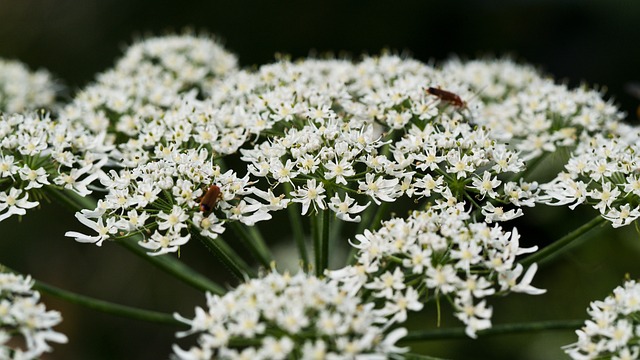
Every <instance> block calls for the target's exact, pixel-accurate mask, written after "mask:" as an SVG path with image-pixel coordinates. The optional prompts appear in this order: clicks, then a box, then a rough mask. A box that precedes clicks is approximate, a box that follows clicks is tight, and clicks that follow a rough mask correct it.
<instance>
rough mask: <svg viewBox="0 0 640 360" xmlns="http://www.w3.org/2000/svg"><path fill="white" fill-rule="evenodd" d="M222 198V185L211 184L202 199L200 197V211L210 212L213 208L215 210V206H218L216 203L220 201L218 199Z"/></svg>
mask: <svg viewBox="0 0 640 360" xmlns="http://www.w3.org/2000/svg"><path fill="white" fill-rule="evenodd" d="M220 199H222V192H221V191H220V187H219V186H216V185H211V186H209V189H208V190H207V192H206V193H205V194H204V196H203V197H202V199H200V205H199V208H200V211H202V212H203V213H208V212H210V211H211V210H213V208H215V207H216V204H217V203H218V201H220Z"/></svg>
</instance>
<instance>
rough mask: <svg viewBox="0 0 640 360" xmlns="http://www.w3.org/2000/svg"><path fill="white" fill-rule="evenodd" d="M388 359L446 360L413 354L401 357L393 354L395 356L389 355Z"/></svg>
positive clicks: (405, 354)
mask: <svg viewBox="0 0 640 360" xmlns="http://www.w3.org/2000/svg"><path fill="white" fill-rule="evenodd" d="M390 359H393V360H447V359H444V358H439V357H434V356H429V355H421V354H414V353H404V354H402V355H400V354H395V355H391V356H390Z"/></svg>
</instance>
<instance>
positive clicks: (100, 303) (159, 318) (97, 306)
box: [0, 264, 186, 326]
mask: <svg viewBox="0 0 640 360" xmlns="http://www.w3.org/2000/svg"><path fill="white" fill-rule="evenodd" d="M0 270H2V271H8V272H12V273H15V274H18V273H17V272H15V271H14V270H12V269H10V268H8V267H6V266H4V265H1V264H0ZM33 288H34V289H35V290H38V291H40V292H43V293H46V294H49V295H52V296H55V297H58V298H60V299H63V300H65V301H68V302H70V303H72V304H77V305H81V306H84V307H86V308H89V309H93V310H97V311H101V312H103V313H107V314H112V315H117V316H122V317H127V318H130V319H136V320H143V321H148V322H153V323H157V324H164V325H172V326H186V324H184V323H182V322H180V321H178V320H176V319H175V318H174V317H173V316H172V315H171V314H165V313H162V312H158V311H151V310H144V309H138V308H134V307H131V306H126V305H120V304H115V303H112V302H109V301H104V300H100V299H95V298H92V297H89V296H85V295H80V294H77V293H74V292H71V291H68V290H63V289H60V288H58V287H55V286H53V285H49V284H47V283H44V282H42V281H34V285H33Z"/></svg>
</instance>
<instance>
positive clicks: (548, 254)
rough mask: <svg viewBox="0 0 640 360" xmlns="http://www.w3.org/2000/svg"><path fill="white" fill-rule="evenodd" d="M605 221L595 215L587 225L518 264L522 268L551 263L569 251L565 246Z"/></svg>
mask: <svg viewBox="0 0 640 360" xmlns="http://www.w3.org/2000/svg"><path fill="white" fill-rule="evenodd" d="M606 221H607V219H605V218H603V217H602V216H600V215H597V216H596V217H594V218H593V219H591V220H590V221H589V222H588V223H586V224H584V225H582V226H580V227H579V228H577V229H575V230H573V231H572V232H570V233H568V234H567V235H565V236H563V237H562V238H560V239H558V240H556V241H554V242H553V243H551V244H550V245H548V246H546V247H545V248H544V249H542V250H540V251H538V252H535V253H533V254H531V255H530V256H527V257H526V258H524V259H523V260H522V261H520V263H521V264H522V265H524V266H528V265H531V264H533V263H538V264H545V263H548V262H549V261H551V260H552V259H554V258H556V257H558V256H559V255H561V254H563V253H564V252H565V251H567V250H568V249H569V247H567V245H569V244H570V243H571V242H573V241H574V240H578V239H580V238H583V239H584V235H585V234H586V233H587V232H589V230H591V229H593V228H595V227H597V226H599V225H602V224H603V223H605V222H606Z"/></svg>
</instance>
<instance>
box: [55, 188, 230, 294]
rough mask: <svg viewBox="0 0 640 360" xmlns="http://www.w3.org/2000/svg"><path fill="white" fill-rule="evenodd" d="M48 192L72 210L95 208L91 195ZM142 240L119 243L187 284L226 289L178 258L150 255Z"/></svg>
mask: <svg viewBox="0 0 640 360" xmlns="http://www.w3.org/2000/svg"><path fill="white" fill-rule="evenodd" d="M47 194H49V195H50V196H52V197H53V198H55V199H57V200H58V201H60V202H61V203H62V204H64V205H66V206H67V207H68V208H69V209H71V210H72V211H74V212H75V211H80V210H82V209H95V208H96V202H95V201H94V200H93V199H91V198H89V197H82V196H80V195H78V194H76V193H74V192H72V191H69V190H58V189H55V188H51V189H48V191H47ZM139 240H141V237H140V235H133V236H131V237H130V238H128V239H125V240H122V241H117V243H118V244H120V245H122V246H124V247H125V248H126V249H127V250H129V251H131V252H133V253H134V254H136V255H138V256H140V257H141V258H143V259H144V260H145V261H148V262H150V263H152V264H153V265H155V266H157V267H158V268H160V269H162V270H163V271H165V272H167V273H169V274H171V275H172V276H174V277H176V278H177V279H180V280H182V281H184V282H185V283H186V284H188V285H191V286H193V287H194V288H196V289H199V290H202V291H209V292H212V293H214V294H217V295H222V294H224V293H225V292H226V291H225V289H224V288H223V287H222V286H220V285H218V284H216V283H215V282H213V281H211V280H210V279H209V278H207V277H206V276H204V275H202V274H200V273H198V272H197V271H195V270H193V269H192V268H190V267H188V266H187V265H185V264H184V263H182V262H181V261H179V260H178V259H176V258H173V257H169V256H149V255H147V254H146V250H145V249H142V248H141V247H140V246H138V244H137V243H138V241H139Z"/></svg>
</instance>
